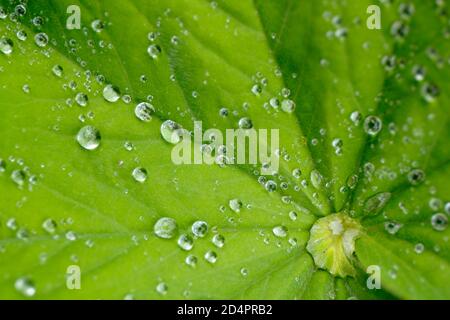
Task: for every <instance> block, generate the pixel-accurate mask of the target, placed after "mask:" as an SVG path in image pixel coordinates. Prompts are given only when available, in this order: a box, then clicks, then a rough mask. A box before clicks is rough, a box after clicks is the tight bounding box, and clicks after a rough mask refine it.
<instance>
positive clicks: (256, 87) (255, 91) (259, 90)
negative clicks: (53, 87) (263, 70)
mask: <svg viewBox="0 0 450 320" xmlns="http://www.w3.org/2000/svg"><path fill="white" fill-rule="evenodd" d="M252 93H253V94H254V95H256V96H259V95H260V94H261V93H262V87H261V86H260V85H259V84H255V85H254V86H253V87H252Z"/></svg>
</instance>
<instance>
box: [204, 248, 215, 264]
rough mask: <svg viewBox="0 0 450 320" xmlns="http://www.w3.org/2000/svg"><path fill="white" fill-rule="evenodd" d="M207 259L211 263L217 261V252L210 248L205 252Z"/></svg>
mask: <svg viewBox="0 0 450 320" xmlns="http://www.w3.org/2000/svg"><path fill="white" fill-rule="evenodd" d="M205 260H206V261H208V262H209V263H211V264H214V263H216V261H217V253H215V252H214V251H212V250H209V251H207V252H206V253H205Z"/></svg>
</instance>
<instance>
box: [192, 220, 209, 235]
mask: <svg viewBox="0 0 450 320" xmlns="http://www.w3.org/2000/svg"><path fill="white" fill-rule="evenodd" d="M191 229H192V233H193V234H194V235H195V236H196V237H199V238H203V237H204V236H205V235H206V233H207V232H208V224H207V223H206V222H205V221H195V222H194V223H193V224H192V227H191Z"/></svg>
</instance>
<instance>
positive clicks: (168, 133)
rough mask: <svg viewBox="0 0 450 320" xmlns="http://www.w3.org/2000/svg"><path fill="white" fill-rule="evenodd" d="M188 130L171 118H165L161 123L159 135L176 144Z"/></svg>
mask: <svg viewBox="0 0 450 320" xmlns="http://www.w3.org/2000/svg"><path fill="white" fill-rule="evenodd" d="M187 135H188V132H187V131H186V130H185V129H183V128H182V127H181V125H179V124H178V123H176V122H175V121H172V120H166V121H164V122H163V123H162V124H161V136H162V137H163V138H164V140H166V141H167V142H169V143H172V144H177V143H178V142H180V141H181V140H182V139H183V137H186V136H187Z"/></svg>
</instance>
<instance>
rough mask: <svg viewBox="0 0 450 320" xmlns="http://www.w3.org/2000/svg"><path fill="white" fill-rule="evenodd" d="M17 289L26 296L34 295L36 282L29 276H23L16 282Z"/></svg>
mask: <svg viewBox="0 0 450 320" xmlns="http://www.w3.org/2000/svg"><path fill="white" fill-rule="evenodd" d="M14 287H15V288H16V290H17V291H18V292H19V293H21V294H22V295H23V296H25V297H32V296H34V295H35V294H36V287H35V285H34V282H33V281H32V280H31V279H30V278H28V277H22V278H19V279H17V280H16V282H15V283H14Z"/></svg>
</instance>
